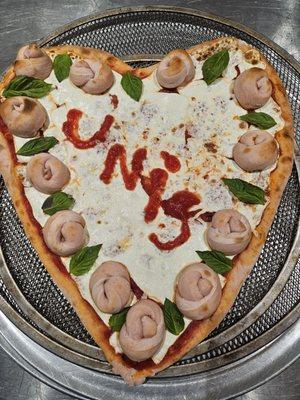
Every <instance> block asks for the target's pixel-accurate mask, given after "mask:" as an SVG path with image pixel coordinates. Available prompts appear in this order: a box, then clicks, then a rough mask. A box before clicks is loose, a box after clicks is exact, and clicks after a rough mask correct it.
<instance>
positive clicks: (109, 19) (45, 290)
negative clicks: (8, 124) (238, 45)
mask: <svg viewBox="0 0 300 400" xmlns="http://www.w3.org/2000/svg"><path fill="white" fill-rule="evenodd" d="M224 35H233V36H236V37H238V38H241V39H243V40H245V41H247V42H248V43H250V44H253V45H254V46H256V47H257V48H258V49H259V50H260V51H261V52H262V53H263V54H264V55H265V56H266V58H267V59H268V60H269V62H270V63H271V64H272V65H273V66H274V67H275V69H276V70H277V72H278V74H279V76H280V77H281V79H282V81H283V83H284V86H285V87H286V90H287V95H288V97H289V100H290V103H291V107H292V110H293V114H294V122H295V135H296V141H297V143H298V144H299V142H300V113H299V109H300V66H299V64H298V63H297V62H296V61H295V60H294V59H293V58H292V57H290V56H289V55H288V54H287V53H286V52H285V51H284V50H283V49H281V48H279V47H278V46H277V45H275V44H274V43H272V42H270V41H269V40H267V39H265V38H263V37H262V36H260V35H258V34H257V33H255V32H253V31H251V30H249V29H247V28H245V27H243V26H241V25H238V24H236V23H233V22H231V21H228V20H225V19H223V18H219V17H216V16H213V15H210V14H207V13H202V12H199V11H193V10H188V9H178V8H168V7H142V8H134V9H132V8H130V9H128V8H126V9H116V10H110V11H107V12H105V13H100V14H99V13H98V14H94V15H92V16H90V17H86V18H83V19H80V20H77V21H75V22H74V23H72V24H69V25H66V26H63V27H62V28H60V29H59V30H57V31H55V32H54V33H53V34H51V35H50V36H48V37H46V38H44V39H42V40H40V41H39V44H40V45H42V46H51V45H59V44H75V45H83V46H91V47H96V48H101V49H104V50H107V51H109V52H111V53H113V54H115V55H116V56H119V57H121V58H123V59H125V60H126V61H127V62H131V63H132V64H134V65H148V64H149V63H152V62H154V61H157V60H159V59H160V57H161V55H162V54H165V53H167V52H168V51H170V50H171V49H174V48H178V47H181V48H188V47H190V46H193V45H195V44H198V43H200V42H202V41H205V40H209V39H212V38H216V37H220V36H224ZM297 162H298V160H297V157H296V164H295V166H294V169H293V172H292V175H291V177H290V179H289V182H288V184H287V187H286V189H285V191H284V194H283V197H282V200H281V203H280V206H279V209H278V211H277V213H276V217H275V219H274V222H273V225H272V228H271V230H270V232H269V235H268V238H267V241H266V244H265V246H264V249H263V251H262V253H261V255H260V258H259V260H258V262H257V263H256V265H255V266H254V268H253V271H252V273H251V275H250V276H249V277H248V279H247V281H246V282H245V284H244V285H243V287H242V289H241V291H240V294H239V296H238V298H237V300H236V302H235V304H234V306H233V307H232V309H231V311H230V312H229V314H228V315H227V316H226V317H225V319H224V320H223V322H222V323H221V325H220V326H219V328H218V329H216V330H215V331H214V332H213V333H212V334H211V335H210V336H209V337H208V338H207V339H206V340H205V341H204V342H203V343H201V344H200V345H199V346H197V347H196V348H195V349H194V350H192V351H191V352H190V353H189V354H188V355H187V356H186V357H184V359H183V360H181V361H180V362H178V363H177V364H175V365H174V366H173V367H171V368H169V369H167V370H166V371H163V372H162V373H160V374H159V375H158V376H157V377H155V378H152V379H150V380H149V381H148V383H147V384H146V386H143V388H144V389H143V388H142V389H137V390H138V391H137V392H135V394H139V395H141V394H143V396H144V398H149V399H150V398H156V396H157V393H163V392H160V391H164V390H165V391H166V393H167V390H168V387H169V388H170V385H171V386H172V387H173V386H175V387H177V389H174V390H173V389H172V393H173V398H174V399H175V398H177V396H178V395H179V394H180V395H181V397H178V398H182V396H183V393H185V394H187V393H188V392H190V390H192V388H193V387H194V388H196V387H197V388H198V389H197V390H198V391H199V382H202V383H203V382H204V381H206V382H207V383H209V382H211V383H213V382H215V379H216V378H218V377H219V378H220V382H219V384H218V386H216V387H215V389H213V391H211V389H210V391H209V393H210V395H212V398H215V397H216V396H218V397H217V398H220V399H221V398H226V396H227V395H228V393H230V394H231V395H233V394H237V391H243V390H246V389H249V388H250V387H251V386H253V385H254V384H258V383H259V382H261V381H263V380H264V379H266V378H267V377H269V376H270V375H272V374H274V373H276V372H277V371H278V370H279V369H281V368H283V367H284V366H285V365H287V364H288V363H289V362H291V361H292V360H293V359H294V358H295V357H296V355H297V353H299V344H300V334H299V329H298V330H295V327H290V326H291V324H292V323H293V322H295V321H296V320H297V318H298V316H299V312H300V307H299V300H300V261H299V252H300V246H299V244H300V237H299V236H300V234H299V229H298V224H299V214H300V207H299V206H300V190H299V170H297ZM0 240H1V242H0V244H1V254H2V256H1V260H0V309H1V310H2V311H3V312H4V314H5V315H6V316H8V317H9V319H10V320H11V321H12V322H13V324H14V325H15V326H17V327H18V328H19V329H20V330H22V331H23V332H25V333H26V335H28V336H29V337H31V338H32V339H34V341H35V342H37V343H39V345H42V346H43V347H44V349H45V351H46V352H47V351H51V352H52V354H50V353H49V352H48V353H49V356H48V360H49V361H48V362H47V367H45V365H44V364H43V363H42V361H41V360H39V359H38V358H37V357H36V355H34V352H35V351H36V348H35V346H37V345H36V344H35V343H34V342H32V341H30V339H28V338H27V336H25V335H23V334H22V333H20V336H19V337H18V335H17V333H16V332H18V330H16V328H12V327H13V325H12V324H9V323H8V321H7V320H6V321H7V324H6V325H5V321H4V319H3V321H1V320H0V322H1V325H3V327H4V326H5V329H4V333H2V336H0V343H2V344H3V343H6V346H5V347H6V348H7V349H9V348H10V349H11V348H12V346H8V345H7V343H10V342H11V337H14V338H15V340H19V342H18V343H19V346H20V347H19V348H18V353H16V348H17V347H16V348H15V350H14V351H13V350H11V354H12V355H13V356H14V357H15V359H16V360H18V361H19V362H20V363H22V362H21V361H20V360H23V361H24V360H26V363H27V364H28V365H30V364H32V365H34V366H35V368H38V369H40V374H42V375H43V379H45V380H46V381H47V382H48V383H52V384H54V381H58V382H59V383H57V385H58V386H59V387H61V388H62V387H64V389H65V390H68V391H71V392H72V391H73V392H74V393H75V392H76V393H77V395H78V394H79V393H81V395H82V396H83V397H84V398H95V399H96V398H102V397H101V396H102V395H103V393H104V392H103V390H105V394H106V395H107V398H116V395H115V393H114V391H113V390H112V388H111V387H112V384H114V385H118V387H119V388H124V389H119V390H123V394H124V396H125V397H122V398H127V397H126V396H130V394H129V393H130V392H128V390H127V389H125V386H122V384H121V381H120V378H118V377H115V376H114V375H113V374H111V372H110V367H109V365H108V364H107V362H106V361H105V359H104V357H103V354H102V352H101V350H100V349H99V348H98V347H97V346H96V345H95V343H94V341H93V340H92V338H91V337H90V335H89V334H88V333H87V331H86V330H85V328H84V327H83V326H82V324H81V322H80V320H79V319H78V317H77V316H76V313H75V311H74V310H73V309H72V307H71V306H70V304H69V303H68V301H67V300H66V299H65V298H64V296H63V295H62V293H61V292H60V291H59V289H58V288H57V287H56V286H55V285H54V283H53V282H52V280H51V278H50V276H49V275H48V273H47V272H46V270H45V268H44V266H43V265H42V264H41V262H40V261H39V259H38V257H37V255H36V252H35V251H34V250H33V248H32V247H31V246H30V244H29V241H28V239H27V238H26V236H25V234H24V232H23V229H22V226H21V224H20V221H19V219H18V217H17V215H16V213H15V211H14V208H13V206H12V203H11V200H10V198H9V195H8V193H7V190H6V188H5V185H4V183H3V181H2V180H1V178H0ZM287 329H288V331H287V333H286V337H289V340H287V339H286V337H282V338H278V336H279V335H280V334H282V333H283V332H284V331H285V330H287ZM291 332H292V333H291ZM10 334H11V337H10ZM276 337H277V339H276V340H275V342H274V339H275V338H276ZM26 338H27V340H28V343H27V346H26V347H27V350H26V352H25V350H24V352H23V354H22V344H23V345H24V343H26ZM279 342H280V343H281V346H282V345H283V344H284V346H286V349H285V350H286V353H285V357H281V358H280V354H281V356H282V353H280V352H279V351H278V346H279V344H277V345H276V343H279ZM276 346H277V350H274V349H275V348H276ZM30 349H32V352H31V353H30ZM295 349H296V352H295ZM297 349H298V351H297ZM283 350H284V349H283ZM8 351H9V350H8ZM43 351H44V350H43ZM270 351H271V352H272V353H271V354H272V355H270ZM266 353H268V356H264V357H263V356H262V354H266ZM254 356H255V357H254ZM259 357H262V358H261V360H263V361H261V362H263V363H264V365H263V367H264V368H263V369H264V370H265V371H269V372H268V373H267V374H266V373H265V374H262V373H261V375H260V379H259V378H258V375H257V373H256V374H255V373H254V372H253V373H252V374H247V377H244V378H243V379H241V378H240V382H241V385H242V387H241V385H239V389H237V386H236V382H237V379H239V378H238V374H235V373H234V372H233V371H235V368H239V370H240V368H242V367H245V366H246V367H245V368H246V370H247V363H249V367H250V365H251V362H253V360H255V359H260V358H259ZM271 359H272V362H273V366H275V365H276V366H277V367H276V368H275V369H274V368H271V366H270V363H271ZM276 359H277V361H278V360H279V359H280V362H279V361H278V363H277V364H278V365H277V364H276V363H274V362H275V361H274V360H276ZM65 360H68V361H65ZM99 360H100V361H99ZM251 360H252V361H251ZM26 363H25V361H24V362H23V364H22V365H24V366H26V367H27V368H28V366H27V364H26ZM51 363H52V364H51ZM66 363H69V364H70V365H72V366H73V368H71V369H69V367H68V365H69V364H66ZM25 364H26V365H25ZM57 364H60V367H61V368H62V369H63V371H64V372H63V379H62V380H63V382H64V383H62V380H61V379H58V377H55V374H54V371H55V370H56V369H57ZM66 365H67V366H66ZM43 368H44V370H43ZM85 368H88V369H89V373H90V374H91V375H90V376H91V377H93V378H92V381H91V383H90V384H89V385H87V384H86V383H84V382H85V381H86V374H87V370H86V369H85ZM256 370H258V368H256ZM74 371H76V374H77V379H76V382H74V380H71V376H72V374H73V373H74ZM31 372H33V370H32V371H31ZM68 374H69V375H68ZM191 374H196V375H193V377H191ZM51 376H52V378H51ZM226 376H228V377H230V379H231V383H228V380H227V379H226V378H225V377H226ZM254 376H256V379H258V380H256V381H254V380H253V378H254ZM96 377H97V378H96ZM174 378H176V379H174ZM99 384H102V385H103V388H102V389H101V391H99V394H98V396H99V397H97V395H96V394H95V391H94V388H92V386H93V385H97V386H99ZM185 384H186V385H188V386H187V389H186V390H188V392H185V391H184V390H185V389H184V387H183V386H182V385H185ZM120 385H121V386H120ZM193 385H194V386H193ZM195 385H196V386H195ZM146 387H147V389H146ZM222 389H224V390H222ZM158 390H159V392H158ZM155 393H156V394H155ZM170 393H171V392H170ZM191 393H192V392H190V394H191ZM197 393H198V392H197ZM199 393H200V392H199ZM202 393H208V392H202ZM226 393H227V394H226ZM174 396H175V397H174ZM199 396H200V394H199ZM213 396H215V397H213ZM189 397H190V398H192V397H191V396H189ZM193 398H195V399H196V398H197V397H195V396H194V397H193Z"/></svg>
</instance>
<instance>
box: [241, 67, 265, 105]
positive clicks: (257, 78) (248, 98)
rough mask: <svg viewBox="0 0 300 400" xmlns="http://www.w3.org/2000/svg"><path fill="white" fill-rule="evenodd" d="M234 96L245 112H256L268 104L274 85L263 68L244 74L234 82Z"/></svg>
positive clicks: (249, 70)
mask: <svg viewBox="0 0 300 400" xmlns="http://www.w3.org/2000/svg"><path fill="white" fill-rule="evenodd" d="M233 92H234V95H235V97H236V99H237V101H238V102H239V103H240V105H241V107H243V108H244V109H245V110H255V109H257V108H260V107H262V106H264V105H265V104H266V102H267V101H268V100H269V98H270V97H271V94H272V83H271V81H270V80H269V78H268V74H267V72H266V71H265V70H264V69H261V68H257V67H254V68H250V69H247V70H246V71H244V72H242V73H241V74H240V75H239V76H238V77H237V78H236V80H235V82H234V88H233Z"/></svg>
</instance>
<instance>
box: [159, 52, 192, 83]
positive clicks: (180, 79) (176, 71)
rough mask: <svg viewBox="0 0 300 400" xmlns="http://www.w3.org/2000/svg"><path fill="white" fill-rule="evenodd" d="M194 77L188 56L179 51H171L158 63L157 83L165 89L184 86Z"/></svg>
mask: <svg viewBox="0 0 300 400" xmlns="http://www.w3.org/2000/svg"><path fill="white" fill-rule="evenodd" d="M194 76H195V67H194V64H193V60H192V59H191V57H190V55H189V54H188V53H187V52H186V51H185V50H181V49H177V50H173V51H171V52H170V53H169V54H167V55H166V56H165V58H164V59H163V60H162V61H161V62H160V63H159V65H158V67H157V70H156V79H157V81H158V83H159V84H160V85H161V86H162V87H164V88H167V89H172V88H176V87H179V86H185V85H186V84H187V83H189V82H190V81H191V80H192V79H193V78H194Z"/></svg>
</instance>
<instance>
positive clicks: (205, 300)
mask: <svg viewBox="0 0 300 400" xmlns="http://www.w3.org/2000/svg"><path fill="white" fill-rule="evenodd" d="M221 294H222V288H221V283H220V279H219V277H218V274H216V273H215V272H214V271H213V270H212V269H211V268H209V267H208V266H207V265H205V264H202V263H201V262H197V263H194V264H191V265H188V266H187V267H185V268H184V269H183V270H182V271H181V272H180V273H179V275H178V278H177V286H176V289H175V301H176V305H177V307H178V308H179V310H180V311H181V312H182V314H183V315H184V316H185V317H187V318H190V319H192V320H201V319H206V318H209V317H210V316H211V315H212V314H213V313H214V312H215V311H216V309H217V308H218V305H219V303H220V301H221Z"/></svg>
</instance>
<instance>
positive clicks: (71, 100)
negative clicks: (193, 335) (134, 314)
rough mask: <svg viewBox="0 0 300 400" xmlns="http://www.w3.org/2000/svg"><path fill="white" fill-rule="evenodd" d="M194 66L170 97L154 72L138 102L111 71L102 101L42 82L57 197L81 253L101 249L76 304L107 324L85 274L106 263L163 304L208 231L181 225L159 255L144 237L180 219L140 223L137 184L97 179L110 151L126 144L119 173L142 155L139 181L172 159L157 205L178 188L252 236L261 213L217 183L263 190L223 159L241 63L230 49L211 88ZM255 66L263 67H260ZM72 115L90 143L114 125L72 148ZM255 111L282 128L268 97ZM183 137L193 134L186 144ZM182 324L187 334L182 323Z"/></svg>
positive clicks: (233, 128) (256, 178)
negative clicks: (120, 267)
mask: <svg viewBox="0 0 300 400" xmlns="http://www.w3.org/2000/svg"><path fill="white" fill-rule="evenodd" d="M194 64H195V67H196V77H195V79H194V80H193V81H192V82H191V83H190V84H188V85H187V86H186V87H184V88H182V89H180V90H179V94H175V93H162V92H159V91H160V89H161V88H160V87H159V85H158V84H157V82H156V79H155V76H154V75H155V74H153V75H152V76H150V77H148V78H146V79H144V80H143V83H144V87H143V95H142V97H141V100H140V101H139V102H136V101H134V100H133V99H131V98H130V97H129V96H127V94H126V93H125V92H124V90H123V89H122V87H121V84H120V80H121V76H120V75H119V74H117V73H114V76H115V83H114V85H113V87H112V88H111V89H110V90H109V93H107V94H104V95H101V96H93V95H89V94H86V93H84V92H83V91H82V90H81V89H79V88H77V87H75V86H74V85H73V84H72V83H71V82H70V80H69V79H65V80H64V81H62V82H60V83H59V82H58V81H57V80H56V78H55V76H54V73H53V72H52V73H51V75H50V77H49V78H48V79H47V82H49V83H52V84H54V85H55V87H56V89H54V90H53V91H52V92H51V93H50V94H49V95H48V96H46V97H45V98H44V99H41V102H42V104H43V105H44V107H45V108H46V109H47V111H48V114H49V118H50V124H49V128H48V129H47V130H46V131H45V135H47V136H55V137H56V138H57V139H58V140H59V141H60V143H59V145H56V146H55V147H54V148H52V149H51V150H50V153H51V154H53V155H55V156H56V157H58V158H59V159H61V160H62V161H63V162H64V163H65V164H66V165H67V166H68V167H69V169H70V171H71V181H70V183H69V184H68V186H67V187H66V188H65V189H64V191H65V192H66V193H69V194H71V195H72V196H73V197H74V199H75V206H74V211H76V212H79V213H81V214H82V216H83V217H84V219H85V221H86V223H87V227H88V231H89V234H90V241H89V245H94V244H98V243H102V249H101V251H100V253H99V257H98V260H97V262H96V263H95V265H94V267H93V268H92V269H91V270H90V271H89V272H88V273H87V274H85V275H83V276H80V277H74V279H75V280H76V282H77V284H78V287H79V290H80V292H81V294H82V296H83V297H84V298H85V299H86V300H87V301H88V302H89V303H90V304H91V305H92V306H93V307H94V308H95V310H96V311H97V313H98V314H99V315H100V317H101V318H102V320H103V321H104V323H106V324H108V319H109V317H110V315H108V314H104V313H102V312H100V311H99V310H98V309H97V307H96V306H95V304H94V302H93V300H92V298H91V295H90V292H89V279H90V276H91V274H92V273H93V272H94V270H95V268H96V267H97V266H99V265H100V264H101V263H102V262H104V261H107V260H115V261H119V262H121V263H123V264H125V265H126V266H127V268H128V270H129V272H130V274H131V275H132V277H133V279H134V280H135V282H136V283H137V285H138V286H139V287H140V288H141V289H142V290H143V291H144V292H145V293H146V294H147V295H148V296H149V297H151V298H154V299H157V300H159V301H160V302H163V301H164V299H165V298H166V297H168V298H169V299H172V298H173V294H174V282H175V279H176V276H177V274H178V273H179V271H180V270H182V268H183V267H185V266H186V265H187V264H189V263H192V262H195V261H199V258H198V256H197V254H196V253H195V251H196V250H206V249H208V246H207V244H206V242H205V239H204V232H205V230H206V227H207V224H206V223H205V222H202V220H201V219H197V216H196V217H195V218H193V219H190V222H189V225H190V229H191V237H190V239H189V240H188V241H187V242H186V243H184V244H183V245H182V246H180V247H177V248H176V249H174V250H172V251H170V252H167V251H160V250H159V249H157V248H156V247H155V246H154V245H153V244H152V243H151V242H150V241H149V239H148V235H149V234H150V233H152V232H156V233H157V234H158V235H159V238H160V239H161V240H162V241H167V240H170V239H173V238H174V237H176V236H177V235H178V234H179V231H180V221H178V220H176V219H173V218H171V217H168V216H166V215H164V213H163V211H162V210H161V209H160V211H159V214H158V216H157V218H156V219H155V220H154V221H153V222H150V223H148V224H146V223H145V221H144V212H143V210H144V207H145V205H146V204H147V202H148V196H147V194H146V193H145V191H144V190H143V189H142V187H141V184H140V182H139V183H138V184H137V187H136V189H135V190H134V191H128V190H126V189H125V187H124V183H123V179H122V176H121V174H120V169H119V163H117V166H116V169H115V173H114V175H113V179H112V181H111V183H110V184H109V185H106V184H104V183H103V182H102V181H101V180H100V179H99V174H100V173H101V172H102V170H103V165H104V160H105V158H106V156H107V152H108V149H109V147H110V144H111V143H121V144H123V145H125V147H126V151H127V163H128V166H130V160H131V158H132V154H133V153H134V151H135V150H136V149H137V148H138V147H144V148H146V149H147V152H148V154H147V160H146V161H145V162H144V174H145V175H148V174H149V171H150V170H151V169H153V168H157V167H160V168H164V163H163V160H162V159H161V157H160V151H162V150H167V151H168V152H170V153H171V154H174V155H176V156H177V157H178V158H179V159H180V161H181V169H180V170H179V171H178V172H176V173H174V174H172V173H169V179H168V182H167V186H166V190H165V193H164V195H163V199H167V198H169V197H170V196H172V194H173V193H174V192H176V191H178V190H183V189H188V190H190V191H191V192H196V193H198V194H199V195H200V197H201V203H200V205H199V207H201V209H202V210H201V213H202V212H205V211H217V210H219V209H220V208H224V207H234V208H235V209H236V210H238V211H240V212H241V213H243V214H244V215H245V216H246V217H247V219H248V220H249V222H250V224H251V227H252V228H253V229H255V227H256V225H257V224H258V223H259V221H260V219H261V216H262V212H263V210H264V208H265V206H262V205H246V204H243V203H242V202H237V201H235V200H233V198H232V196H231V194H230V193H229V191H228V189H227V188H226V187H225V186H224V185H223V184H222V182H221V178H222V177H223V176H224V175H225V176H226V177H228V178H233V177H235V178H237V177H238V178H241V179H244V180H246V181H248V182H251V183H253V184H255V185H258V186H260V187H262V188H263V189H266V188H267V187H268V179H269V173H270V170H269V171H264V172H262V173H252V174H250V173H247V172H244V171H242V170H241V169H240V168H239V167H238V166H237V165H236V164H235V163H233V162H232V160H231V159H230V157H231V155H232V147H233V145H234V144H235V143H236V142H237V140H238V139H239V137H240V136H241V135H242V134H243V133H245V132H246V131H247V127H245V126H244V125H245V124H241V121H240V120H239V119H238V116H240V115H243V114H245V113H246V111H245V110H243V109H242V108H241V107H240V106H239V105H238V104H237V102H236V101H235V100H233V96H232V93H231V91H232V82H233V81H232V79H233V78H234V77H235V76H236V73H237V72H236V70H235V66H236V65H238V66H239V69H240V70H241V71H243V70H245V69H247V68H251V64H248V63H247V62H246V61H245V60H244V59H243V55H242V53H241V52H240V51H235V52H234V51H231V52H230V62H229V65H228V67H227V69H226V70H225V71H224V74H223V75H224V77H223V78H222V79H217V80H216V81H215V82H214V83H213V84H211V85H210V86H207V85H206V83H205V82H204V81H203V80H201V78H202V65H203V61H197V60H196V59H194ZM258 66H260V67H261V68H264V67H265V66H264V65H263V64H259V65H258ZM110 94H111V95H113V94H114V95H117V97H118V100H119V106H118V107H117V108H116V109H114V107H113V105H112V103H111V97H110ZM72 108H77V109H79V110H81V111H82V112H83V113H84V115H83V117H82V118H81V120H80V125H79V131H80V135H81V137H82V138H88V137H90V136H92V134H93V133H94V132H95V131H96V130H97V129H98V128H99V126H100V125H101V124H102V122H103V120H104V117H105V116H106V115H107V114H111V115H113V116H114V118H115V123H114V125H113V126H112V128H111V129H110V132H109V135H108V137H109V140H108V141H107V143H99V144H98V145H97V146H96V147H95V148H92V149H87V150H79V149H76V148H75V147H74V146H73V145H72V143H70V142H69V141H67V140H65V136H64V134H63V132H62V124H63V122H64V121H66V114H67V112H68V110H70V109H72ZM258 111H264V112H266V113H268V114H270V115H271V116H272V117H273V118H274V119H275V120H276V122H277V125H276V126H275V127H273V128H271V129H270V130H268V131H269V132H270V133H271V134H275V132H276V131H278V130H279V129H281V128H282V127H283V125H284V122H283V120H282V118H281V116H280V110H279V107H278V105H277V104H276V103H275V102H274V101H273V100H272V99H270V100H269V102H268V103H267V104H266V105H265V106H264V107H263V108H262V109H261V110H258ZM185 129H187V130H188V132H189V133H190V134H191V135H192V137H191V138H190V139H189V140H188V143H187V144H186V143H185V139H184V132H185ZM14 140H15V146H16V150H18V149H19V148H20V147H21V146H22V144H24V142H26V140H24V139H20V138H16V137H15V138H14ZM214 149H215V150H214ZM209 150H212V151H213V152H211V151H209ZM19 160H20V161H25V160H26V161H28V157H19ZM25 193H26V196H27V197H28V199H29V201H30V203H31V205H32V208H33V212H34V216H35V218H36V219H37V220H38V221H39V222H40V224H41V225H42V226H43V225H44V224H45V222H46V220H47V218H48V217H47V216H46V215H44V214H43V212H42V210H41V206H42V204H43V202H44V200H45V199H46V198H47V196H46V195H43V194H41V193H39V192H37V191H36V190H35V189H34V188H32V187H30V186H29V185H28V182H26V180H25ZM162 226H163V228H161V227H162ZM63 262H64V264H65V265H66V268H68V265H69V259H63ZM222 284H223V285H224V281H222ZM185 322H186V323H185V326H186V327H187V326H188V323H189V321H188V320H185ZM176 338H177V336H174V335H172V334H171V333H169V332H167V334H166V339H165V342H164V344H163V346H162V348H161V350H160V351H159V352H158V353H157V354H156V355H155V356H154V357H153V360H154V361H155V362H159V361H160V360H161V359H162V358H163V356H164V355H165V353H166V351H167V349H168V348H169V346H171V345H172V344H173V343H174V341H175V340H176ZM111 344H112V345H113V346H114V347H115V349H116V351H121V349H120V347H119V344H118V340H117V334H114V335H112V336H111Z"/></svg>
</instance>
